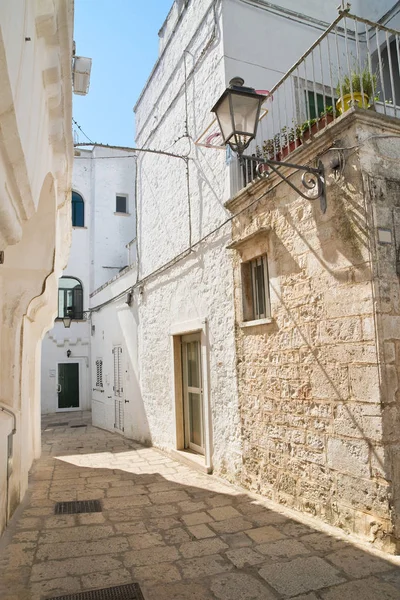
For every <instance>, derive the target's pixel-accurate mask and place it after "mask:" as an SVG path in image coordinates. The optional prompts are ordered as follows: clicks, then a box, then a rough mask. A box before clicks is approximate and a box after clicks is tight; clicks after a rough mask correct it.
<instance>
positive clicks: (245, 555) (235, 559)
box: [225, 548, 265, 569]
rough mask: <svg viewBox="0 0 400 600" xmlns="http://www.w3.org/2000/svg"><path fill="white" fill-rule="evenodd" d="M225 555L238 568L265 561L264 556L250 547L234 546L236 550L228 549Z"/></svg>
mask: <svg viewBox="0 0 400 600" xmlns="http://www.w3.org/2000/svg"><path fill="white" fill-rule="evenodd" d="M225 555H226V556H227V557H228V558H229V560H230V561H231V562H232V563H233V564H234V565H235V567H237V568H238V569H243V567H249V566H252V565H258V564H260V563H262V562H265V557H264V556H262V554H259V553H258V552H255V551H254V550H252V549H251V548H236V550H228V552H226V553H225Z"/></svg>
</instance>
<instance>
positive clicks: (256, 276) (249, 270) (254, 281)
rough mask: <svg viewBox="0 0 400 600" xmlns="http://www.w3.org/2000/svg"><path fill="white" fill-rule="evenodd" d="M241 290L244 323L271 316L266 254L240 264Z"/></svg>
mask: <svg viewBox="0 0 400 600" xmlns="http://www.w3.org/2000/svg"><path fill="white" fill-rule="evenodd" d="M242 290H243V319H244V321H253V320H257V319H266V318H268V317H270V316H271V307H270V298H269V276H268V263H267V255H266V254H264V255H262V256H259V257H257V258H255V259H253V260H250V261H249V262H245V263H243V264H242Z"/></svg>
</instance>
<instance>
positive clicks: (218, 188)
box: [136, 1, 240, 474]
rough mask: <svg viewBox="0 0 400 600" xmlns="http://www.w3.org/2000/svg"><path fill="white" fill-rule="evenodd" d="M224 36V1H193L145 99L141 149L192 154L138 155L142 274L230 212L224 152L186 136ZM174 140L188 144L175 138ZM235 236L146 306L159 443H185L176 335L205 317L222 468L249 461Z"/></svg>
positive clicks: (202, 121)
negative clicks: (179, 431) (243, 429)
mask: <svg viewBox="0 0 400 600" xmlns="http://www.w3.org/2000/svg"><path fill="white" fill-rule="evenodd" d="M168 29H170V28H169V27H168V23H167V24H166V26H165V31H168ZM223 35H224V34H223V32H222V31H221V3H220V2H211V1H207V2H190V3H189V4H188V6H187V8H186V12H185V14H184V15H183V17H182V18H181V20H180V21H179V23H178V24H177V25H176V27H175V30H174V33H173V35H172V36H171V37H170V39H169V44H168V46H167V47H166V49H165V50H164V53H163V54H162V55H161V57H160V59H159V62H158V64H157V65H156V66H155V69H154V70H153V74H152V77H151V79H150V81H149V83H148V86H147V87H146V88H145V90H144V92H143V94H142V96H141V98H140V100H139V102H138V104H137V105H136V121H137V144H138V145H139V146H142V147H147V148H159V149H167V148H169V151H170V152H175V153H177V154H182V155H185V154H188V153H189V154H190V157H191V159H190V160H189V161H188V164H187V165H186V163H185V162H184V161H183V160H181V159H178V158H166V157H160V156H158V157H155V156H152V155H148V154H145V155H143V156H141V157H140V158H139V161H138V163H139V164H138V173H139V185H138V223H139V227H138V240H139V259H140V263H139V268H140V273H139V275H140V279H143V278H146V277H148V276H149V275H150V274H151V273H153V272H154V270H155V269H158V268H160V267H162V266H163V265H165V264H166V263H167V262H168V261H170V260H172V259H174V258H175V257H176V256H179V255H180V254H181V253H182V252H184V251H185V250H187V249H188V248H189V247H190V245H191V244H192V245H193V244H196V243H197V242H198V241H199V240H200V239H201V238H202V237H203V236H205V235H207V234H208V233H210V232H211V231H212V230H213V229H214V228H215V227H216V226H218V225H220V224H223V223H224V222H225V220H226V218H227V216H228V214H227V212H226V210H225V209H224V207H223V201H224V199H225V198H226V197H227V195H228V193H229V190H228V189H227V186H226V179H227V168H226V165H225V153H224V152H221V151H218V150H215V149H204V148H197V147H195V146H194V145H193V143H192V141H191V140H190V139H188V138H187V137H186V138H185V137H183V138H182V136H185V133H186V126H187V132H188V134H189V136H191V138H192V139H195V138H196V134H197V133H198V132H200V131H201V130H202V129H204V128H205V127H206V126H207V125H208V124H209V122H210V121H211V119H212V116H211V114H210V108H211V107H212V105H213V104H214V103H215V101H216V99H217V98H218V96H219V95H220V94H221V93H222V91H223V89H224V86H225V72H224V61H223V44H222V40H223ZM184 61H185V62H186V65H185V64H184ZM185 68H186V75H187V84H186V94H187V109H186V106H185ZM154 107H157V108H154ZM179 138H182V139H179ZM175 140H179V141H178V142H176V143H175V144H174V142H175ZM229 238H230V227H229V225H225V226H223V227H222V228H221V229H220V230H219V231H218V232H216V233H215V234H214V235H213V236H212V237H210V238H208V239H207V240H206V241H204V242H203V243H201V244H200V245H195V247H194V248H193V251H192V252H190V253H189V254H188V255H187V256H186V257H185V258H184V259H182V260H180V261H179V262H177V264H176V265H175V266H173V267H171V268H169V269H167V270H165V271H164V272H163V273H161V274H159V275H156V276H154V277H153V276H151V277H150V278H149V279H148V280H145V281H144V284H143V287H142V294H140V295H139V297H138V303H139V322H140V335H139V361H140V381H141V390H142V401H143V406H144V410H145V412H146V416H147V421H148V424H149V429H150V434H151V440H152V442H153V443H154V444H155V445H157V446H160V447H162V448H167V449H174V448H176V430H175V427H176V425H175V396H174V379H173V375H174V364H173V353H172V344H171V333H172V331H181V332H182V333H183V332H184V331H185V330H186V329H185V328H186V325H185V324H184V323H186V322H188V321H193V320H198V321H199V320H200V321H201V320H204V321H206V322H207V325H206V337H207V353H208V356H207V359H208V361H207V363H208V364H207V365H203V368H205V369H206V371H207V373H206V374H207V376H208V378H209V396H210V404H211V422H210V427H211V432H212V433H211V437H212V445H213V461H212V462H213V466H214V469H215V470H216V471H218V472H227V473H229V474H233V473H235V472H236V471H237V469H238V468H239V464H240V442H239V427H238V422H239V420H238V406H237V395H236V379H235V354H234V337H233V333H234V330H233V310H232V308H233V300H232V270H231V265H230V259H229V257H228V256H227V253H226V251H225V246H226V244H227V243H228V241H229Z"/></svg>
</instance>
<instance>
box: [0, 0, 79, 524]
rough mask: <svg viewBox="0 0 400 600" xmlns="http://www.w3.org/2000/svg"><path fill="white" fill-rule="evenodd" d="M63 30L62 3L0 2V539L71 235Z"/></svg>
mask: <svg viewBox="0 0 400 600" xmlns="http://www.w3.org/2000/svg"><path fill="white" fill-rule="evenodd" d="M72 31H73V1H72V0H66V1H63V0H55V1H54V2H50V3H45V2H31V1H28V0H19V1H18V2H15V1H14V0H3V1H2V2H1V3H0V81H1V93H0V146H1V149H2V150H1V153H0V249H1V250H4V264H2V265H1V269H0V289H1V294H0V315H1V318H0V327H1V331H0V336H1V344H0V406H4V407H6V408H7V409H9V410H11V411H12V412H13V413H14V414H15V416H16V433H15V435H14V437H13V440H14V443H13V457H12V469H13V471H12V474H11V476H10V478H9V482H8V486H7V485H6V484H5V481H6V478H5V473H6V469H7V463H6V460H5V456H6V455H5V453H4V437H3V436H4V435H7V431H10V423H12V417H11V418H10V417H9V416H8V415H6V416H5V415H4V414H3V415H2V421H3V426H2V430H1V432H0V436H1V440H0V444H1V450H0V532H1V531H2V530H3V528H4V525H5V524H6V521H7V517H10V516H11V515H12V513H13V512H14V510H15V508H16V506H17V505H18V503H19V502H20V500H21V499H22V498H23V496H24V494H25V491H26V489H27V485H28V471H29V468H30V466H31V464H32V461H33V459H34V458H35V457H37V456H39V454H40V345H41V339H42V336H43V334H44V332H45V331H46V330H47V329H48V328H49V327H50V326H51V323H52V319H53V317H54V313H55V309H56V304H57V280H58V277H59V275H60V273H61V271H62V269H63V268H64V266H65V264H66V261H67V256H68V250H69V245H70V236H71V226H70V203H69V193H70V186H71V170H72V131H71V117H72V114H71V112H72V111H71V107H72V74H71V56H72ZM5 420H7V421H8V426H7V427H4V421H5ZM11 427H12V425H11Z"/></svg>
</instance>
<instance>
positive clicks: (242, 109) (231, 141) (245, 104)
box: [212, 86, 265, 154]
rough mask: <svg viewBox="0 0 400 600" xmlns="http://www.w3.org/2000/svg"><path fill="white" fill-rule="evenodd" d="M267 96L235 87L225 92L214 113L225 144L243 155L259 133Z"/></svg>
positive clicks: (248, 89) (213, 110)
mask: <svg viewBox="0 0 400 600" xmlns="http://www.w3.org/2000/svg"><path fill="white" fill-rule="evenodd" d="M264 100H265V96H262V95H261V94H256V92H255V91H254V90H252V89H251V88H243V87H237V86H233V87H230V88H228V89H226V90H225V92H224V93H223V94H222V96H221V98H220V99H219V100H218V102H217V103H216V105H215V106H214V108H213V109H212V112H214V113H215V115H216V117H217V120H218V123H219V126H220V129H221V133H222V137H223V139H224V142H225V144H228V145H229V146H230V147H231V148H232V150H234V151H235V152H238V153H239V154H241V153H242V152H243V150H245V149H246V148H247V146H248V145H249V144H250V142H251V140H253V139H254V138H255V136H256V133H257V126H258V119H259V116H260V110H261V105H262V103H263V102H264Z"/></svg>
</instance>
